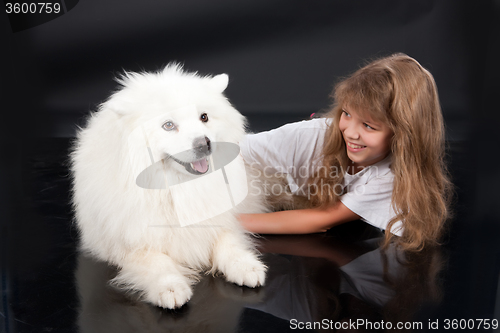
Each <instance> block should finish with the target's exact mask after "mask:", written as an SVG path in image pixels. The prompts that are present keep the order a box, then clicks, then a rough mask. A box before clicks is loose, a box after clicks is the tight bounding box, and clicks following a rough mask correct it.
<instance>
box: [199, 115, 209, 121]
mask: <svg viewBox="0 0 500 333" xmlns="http://www.w3.org/2000/svg"><path fill="white" fill-rule="evenodd" d="M200 120H201V121H202V122H204V123H206V122H207V121H208V115H207V114H206V113H203V114H202V115H201V116H200Z"/></svg>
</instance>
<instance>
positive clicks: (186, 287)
mask: <svg viewBox="0 0 500 333" xmlns="http://www.w3.org/2000/svg"><path fill="white" fill-rule="evenodd" d="M118 81H119V83H120V84H121V87H120V89H119V90H118V91H117V92H115V93H114V94H113V95H112V96H111V97H110V98H109V99H108V100H107V101H106V102H105V103H103V104H102V105H101V107H100V109H99V111H98V112H95V113H93V114H91V116H90V117H89V120H88V123H87V125H86V126H85V128H83V129H80V131H79V133H78V136H77V139H76V141H75V145H74V148H73V151H72V153H71V162H72V164H71V165H72V166H71V168H72V174H73V206H74V209H75V212H76V215H75V216H76V223H77V225H78V228H79V231H80V236H81V249H82V250H84V251H87V252H89V253H91V254H92V255H94V256H96V257H98V258H99V259H101V260H104V261H107V262H109V263H111V264H113V265H116V266H118V267H119V268H120V271H119V274H118V275H117V277H116V278H114V279H113V280H112V282H113V283H115V284H117V285H120V286H122V287H125V288H130V289H133V290H139V291H141V292H142V294H143V297H144V298H145V300H147V301H149V302H151V303H153V304H155V305H158V306H161V307H164V308H176V307H180V306H182V305H183V304H184V303H186V302H187V301H188V300H189V299H190V297H191V296H192V289H191V286H192V284H193V283H194V282H195V281H196V275H197V274H198V273H199V272H202V271H205V272H212V273H222V274H223V275H224V276H225V278H226V279H227V280H228V281H230V282H233V283H236V284H238V285H245V286H248V287H256V286H259V285H263V284H264V280H265V271H266V267H265V265H264V264H263V263H262V262H261V261H260V260H259V259H258V255H257V253H256V252H255V250H254V247H253V244H252V242H251V240H250V238H249V237H248V234H247V233H246V232H245V231H244V230H243V228H242V227H241V226H240V224H239V222H238V220H237V218H236V216H237V214H239V213H242V212H250V211H251V212H264V211H265V210H266V208H265V206H264V203H263V201H262V198H260V197H259V196H255V195H251V194H250V195H248V196H247V198H246V199H245V200H244V201H243V202H242V203H240V204H239V205H237V206H236V208H233V209H230V210H226V211H224V209H223V208H222V207H218V205H219V204H218V201H217V200H207V202H204V200H199V199H200V198H202V197H203V196H205V197H207V198H217V197H218V196H223V195H224V194H226V193H227V191H228V189H227V187H226V186H225V184H222V185H221V186H213V187H207V186H197V185H196V183H195V182H188V181H189V180H190V179H192V178H193V175H192V174H191V173H190V172H188V167H187V166H186V165H189V162H194V164H196V165H197V168H196V170H198V169H201V172H204V171H205V169H206V165H205V164H204V162H196V161H195V160H198V159H199V156H197V155H196V151H195V152H193V153H192V154H191V155H189V154H188V155H186V154H184V155H183V157H182V158H183V160H182V161H178V162H184V165H182V164H180V163H178V162H176V161H175V160H174V159H173V158H168V157H169V156H172V155H175V154H177V153H179V152H182V151H188V152H189V151H190V149H191V150H192V149H193V148H194V149H195V150H196V148H197V146H196V145H197V144H196V143H198V144H200V142H202V144H201V145H202V146H203V147H201V148H204V149H205V150H204V151H205V153H206V152H207V148H208V153H210V147H209V146H210V142H211V143H216V142H230V143H235V144H237V143H238V142H239V141H240V139H242V137H243V135H244V131H245V129H244V125H245V118H244V117H243V116H242V115H241V114H240V113H239V112H238V111H236V110H235V109H234V108H233V107H232V106H231V104H230V103H229V102H228V100H227V99H226V97H225V96H224V95H223V91H224V90H225V89H226V87H227V84H228V77H227V75H225V74H221V75H217V76H214V77H201V76H199V75H197V74H194V73H186V72H184V71H183V70H182V68H181V67H180V66H179V65H176V64H170V65H168V66H167V67H166V68H165V69H164V70H162V71H160V72H157V73H141V74H137V73H126V74H124V75H123V77H121V78H120V79H119V80H118ZM200 138H201V139H200ZM200 140H201V141H200ZM204 145H205V146H204ZM207 146H208V147H207ZM198 148H200V147H198ZM202 150H203V149H202ZM152 159H153V161H154V162H158V161H162V160H163V163H162V162H159V163H160V164H158V163H156V164H155V165H160V166H159V167H158V170H157V172H160V173H161V172H163V171H166V172H167V173H168V178H169V179H170V180H172V179H174V180H175V182H177V183H182V182H184V183H183V184H188V185H189V186H186V187H185V189H183V187H182V186H177V187H176V192H175V193H174V192H173V191H172V187H168V184H167V187H166V188H163V189H146V188H142V187H140V186H138V185H137V184H136V180H137V176H138V175H139V173H141V171H143V170H145V169H146V168H147V167H148V166H151V164H152V162H153V161H152ZM236 159H237V160H239V159H241V157H240V156H238V157H237V158H236ZM190 165H191V167H192V166H193V164H190ZM160 169H161V170H160ZM191 171H193V169H192V168H191ZM207 177H208V176H207ZM153 178H154V177H153ZM202 178H203V177H202ZM232 181H233V182H234V181H238V180H237V179H232ZM239 181H241V182H246V181H247V180H245V179H244V177H243V178H241V180H239ZM242 185H244V184H242ZM250 188H251V187H250ZM174 195H175V196H176V197H173V196H174ZM190 198H194V199H193V200H190ZM208 201H209V202H208ZM193 210H196V211H200V212H203V213H206V214H207V216H211V218H209V219H207V220H205V221H202V222H199V223H196V224H192V225H188V226H185V227H182V226H180V225H179V220H178V216H180V215H179V213H181V215H182V211H186V212H189V211H193Z"/></svg>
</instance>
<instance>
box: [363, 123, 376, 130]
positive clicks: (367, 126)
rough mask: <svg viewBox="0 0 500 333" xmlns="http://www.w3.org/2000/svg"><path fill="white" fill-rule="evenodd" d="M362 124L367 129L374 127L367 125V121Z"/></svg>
mask: <svg viewBox="0 0 500 333" xmlns="http://www.w3.org/2000/svg"><path fill="white" fill-rule="evenodd" d="M363 125H365V127H366V128H368V129H372V130H374V129H375V128H373V127H371V126H370V125H368V124H367V123H364V124H363Z"/></svg>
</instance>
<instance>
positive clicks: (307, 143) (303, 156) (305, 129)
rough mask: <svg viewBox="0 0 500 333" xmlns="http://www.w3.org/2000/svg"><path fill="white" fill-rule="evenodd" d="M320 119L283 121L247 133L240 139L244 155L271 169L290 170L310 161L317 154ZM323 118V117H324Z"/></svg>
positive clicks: (247, 158)
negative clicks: (277, 125)
mask: <svg viewBox="0 0 500 333" xmlns="http://www.w3.org/2000/svg"><path fill="white" fill-rule="evenodd" d="M317 121H320V120H319V119H314V120H309V121H301V122H296V123H291V124H286V125H283V126H281V127H279V128H277V129H273V130H270V131H266V132H261V133H257V134H247V135H246V136H245V138H244V140H242V141H241V142H240V149H241V155H242V156H243V159H244V160H245V162H247V163H248V164H250V165H252V164H254V163H256V164H257V166H258V167H259V168H261V169H263V168H265V167H266V168H268V169H267V170H268V171H270V172H276V171H278V172H282V173H290V172H291V170H292V168H300V167H301V166H302V165H304V164H307V163H310V161H311V159H313V158H314V156H315V155H316V154H317V149H316V148H317V146H318V144H317V141H318V137H319V136H322V135H323V134H324V132H322V131H318V124H319V123H317ZM322 121H323V122H324V120H322Z"/></svg>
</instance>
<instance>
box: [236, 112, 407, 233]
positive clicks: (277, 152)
mask: <svg viewBox="0 0 500 333" xmlns="http://www.w3.org/2000/svg"><path fill="white" fill-rule="evenodd" d="M329 121H330V120H329V119H325V118H319V119H312V120H307V121H301V122H296V123H291V124H287V125H284V126H281V127H279V128H277V129H274V130H271V131H267V132H261V133H257V134H248V135H246V136H245V139H244V140H243V141H242V142H240V148H241V154H242V156H243V159H244V160H245V161H246V162H247V163H248V164H250V165H252V164H257V166H258V167H259V168H260V169H263V170H264V172H265V173H266V174H273V173H276V172H278V173H284V174H286V177H287V180H288V183H289V184H290V188H291V190H292V192H293V193H294V194H297V195H303V196H308V195H309V190H308V187H307V180H308V178H309V176H311V175H312V174H313V173H314V171H315V170H316V168H319V167H321V160H322V149H323V144H324V136H325V131H326V130H327V129H328V122H329ZM390 164H391V156H390V155H389V156H388V157H386V158H385V159H384V160H382V161H380V162H378V163H375V164H374V165H372V166H370V167H369V168H366V169H364V170H362V171H360V172H358V173H356V174H354V175H350V174H349V173H347V172H345V170H330V172H339V173H340V172H343V173H344V184H343V185H344V186H345V187H346V188H347V193H345V194H344V195H342V196H341V197H340V201H341V202H342V203H343V204H344V205H345V206H346V207H347V208H349V209H350V210H351V211H353V212H354V213H356V214H357V215H359V216H360V217H361V219H362V220H363V221H365V222H367V223H369V224H371V225H373V226H375V227H378V228H380V229H384V230H385V229H386V227H387V223H388V222H389V221H390V220H391V219H392V218H393V217H394V216H395V212H394V210H393V209H392V206H391V196H392V189H393V180H394V174H393V173H392V171H391V169H390ZM319 190H320V189H319ZM334 190H335V191H337V193H340V190H341V189H334ZM402 231H403V229H402V224H401V222H396V223H395V224H394V225H393V227H392V230H391V232H392V233H393V234H395V235H398V236H401V234H402Z"/></svg>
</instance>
